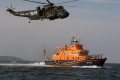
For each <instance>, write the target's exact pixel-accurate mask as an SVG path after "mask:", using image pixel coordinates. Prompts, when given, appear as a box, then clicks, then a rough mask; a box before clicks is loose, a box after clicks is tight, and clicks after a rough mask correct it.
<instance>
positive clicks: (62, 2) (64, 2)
mask: <svg viewBox="0 0 120 80" xmlns="http://www.w3.org/2000/svg"><path fill="white" fill-rule="evenodd" d="M74 1H79V0H72V1H66V2H61V3H56V4H62V3H69V2H74Z"/></svg>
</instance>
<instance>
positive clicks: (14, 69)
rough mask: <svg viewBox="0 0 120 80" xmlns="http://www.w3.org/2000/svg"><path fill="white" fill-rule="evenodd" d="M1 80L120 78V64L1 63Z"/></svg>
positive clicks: (100, 79)
mask: <svg viewBox="0 0 120 80" xmlns="http://www.w3.org/2000/svg"><path fill="white" fill-rule="evenodd" d="M0 80H120V64H108V63H106V64H105V65H104V67H103V68H100V67H96V66H91V67H86V66H84V67H75V66H74V67H71V68H55V67H50V66H45V64H44V62H34V63H0Z"/></svg>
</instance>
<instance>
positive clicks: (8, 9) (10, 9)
mask: <svg viewBox="0 0 120 80" xmlns="http://www.w3.org/2000/svg"><path fill="white" fill-rule="evenodd" d="M15 9H16V7H15V8H12V4H11V6H10V8H9V7H7V11H9V12H10V11H13V10H15Z"/></svg>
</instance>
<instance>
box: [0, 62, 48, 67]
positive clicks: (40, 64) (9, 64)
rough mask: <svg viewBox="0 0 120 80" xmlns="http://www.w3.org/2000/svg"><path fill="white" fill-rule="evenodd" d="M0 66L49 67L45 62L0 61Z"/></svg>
mask: <svg viewBox="0 0 120 80" xmlns="http://www.w3.org/2000/svg"><path fill="white" fill-rule="evenodd" d="M0 66H28V67H29V66H33V67H36V66H40V67H48V66H47V65H45V63H44V62H35V63H0Z"/></svg>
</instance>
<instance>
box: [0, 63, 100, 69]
mask: <svg viewBox="0 0 120 80" xmlns="http://www.w3.org/2000/svg"><path fill="white" fill-rule="evenodd" d="M0 66H28V67H29V66H33V67H36V66H38V67H56V66H50V65H45V62H35V63H0ZM57 67H58V66H57ZM71 68H102V67H99V66H96V65H93V66H72V67H71Z"/></svg>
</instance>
